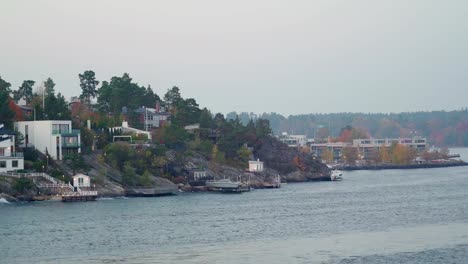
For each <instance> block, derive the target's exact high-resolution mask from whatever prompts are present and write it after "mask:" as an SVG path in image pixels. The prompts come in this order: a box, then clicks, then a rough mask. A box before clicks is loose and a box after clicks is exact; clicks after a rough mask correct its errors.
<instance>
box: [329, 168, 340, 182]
mask: <svg viewBox="0 0 468 264" xmlns="http://www.w3.org/2000/svg"><path fill="white" fill-rule="evenodd" d="M342 179H343V172H342V171H340V170H332V171H331V174H330V180H332V181H339V180H342Z"/></svg>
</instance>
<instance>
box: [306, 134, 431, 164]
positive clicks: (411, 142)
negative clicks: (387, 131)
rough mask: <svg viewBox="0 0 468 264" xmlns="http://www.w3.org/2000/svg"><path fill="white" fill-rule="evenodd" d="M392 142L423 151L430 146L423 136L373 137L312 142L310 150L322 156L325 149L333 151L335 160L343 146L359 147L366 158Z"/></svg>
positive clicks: (337, 158)
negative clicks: (351, 141)
mask: <svg viewBox="0 0 468 264" xmlns="http://www.w3.org/2000/svg"><path fill="white" fill-rule="evenodd" d="M392 144H401V145H405V146H408V147H410V148H412V149H414V150H416V151H417V152H423V151H425V150H426V149H427V148H428V144H427V139H426V138H423V137H413V138H384V139H381V138H371V139H354V140H353V143H347V142H327V143H312V144H310V151H311V153H312V154H314V155H316V156H317V157H321V156H322V154H323V152H324V151H325V150H328V151H331V152H332V153H333V158H334V159H335V160H340V159H341V155H342V151H343V148H345V147H352V148H357V149H358V151H359V153H361V155H362V157H363V158H364V159H367V158H369V157H370V155H371V153H372V152H373V151H374V150H379V149H380V148H381V147H382V146H384V147H390V146H391V145H392Z"/></svg>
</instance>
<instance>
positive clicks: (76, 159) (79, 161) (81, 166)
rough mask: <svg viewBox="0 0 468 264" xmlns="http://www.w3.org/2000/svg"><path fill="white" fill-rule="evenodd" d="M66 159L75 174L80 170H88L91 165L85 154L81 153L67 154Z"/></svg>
mask: <svg viewBox="0 0 468 264" xmlns="http://www.w3.org/2000/svg"><path fill="white" fill-rule="evenodd" d="M65 161H66V162H67V163H68V166H70V168H71V169H72V171H73V174H76V171H78V170H88V169H89V167H88V165H87V164H86V162H85V161H84V159H83V156H81V154H79V153H72V154H68V155H66V156H65Z"/></svg>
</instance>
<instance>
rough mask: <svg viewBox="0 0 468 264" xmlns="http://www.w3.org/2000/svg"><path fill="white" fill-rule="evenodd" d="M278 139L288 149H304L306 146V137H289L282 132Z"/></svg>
mask: <svg viewBox="0 0 468 264" xmlns="http://www.w3.org/2000/svg"><path fill="white" fill-rule="evenodd" d="M278 139H279V140H280V141H281V142H283V143H285V144H286V145H288V146H289V147H304V146H306V145H307V136H306V135H289V134H288V133H286V132H283V133H281V136H279V137H278Z"/></svg>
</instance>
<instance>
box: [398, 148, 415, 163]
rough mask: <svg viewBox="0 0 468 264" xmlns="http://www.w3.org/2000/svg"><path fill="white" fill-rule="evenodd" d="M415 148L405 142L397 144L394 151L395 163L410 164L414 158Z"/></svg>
mask: <svg viewBox="0 0 468 264" xmlns="http://www.w3.org/2000/svg"><path fill="white" fill-rule="evenodd" d="M414 157H415V153H414V150H413V149H411V148H410V147H408V146H405V145H403V144H397V145H396V146H395V147H394V148H393V151H392V160H393V162H394V163H395V164H409V163H411V161H412V160H413V159H414Z"/></svg>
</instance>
